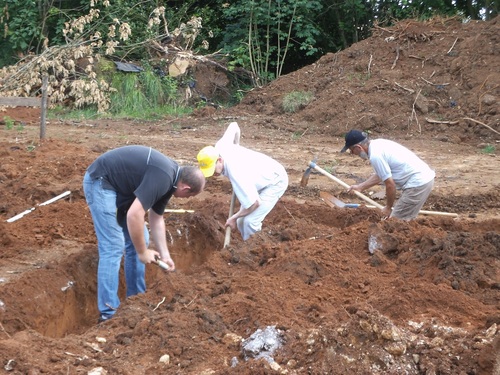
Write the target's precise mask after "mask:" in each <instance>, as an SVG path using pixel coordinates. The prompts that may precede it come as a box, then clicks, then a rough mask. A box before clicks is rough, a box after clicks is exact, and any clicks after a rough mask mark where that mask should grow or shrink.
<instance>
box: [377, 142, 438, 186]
mask: <svg viewBox="0 0 500 375" xmlns="http://www.w3.org/2000/svg"><path fill="white" fill-rule="evenodd" d="M368 156H369V157H370V163H371V165H372V167H373V169H374V170H375V173H376V174H377V176H378V177H379V178H380V179H381V180H382V181H385V180H387V179H388V178H389V177H392V179H393V180H394V182H395V183H396V187H397V188H398V189H409V188H414V187H418V186H422V185H424V184H426V183H428V182H430V181H431V180H432V179H433V178H434V177H435V175H436V173H435V172H434V171H433V170H432V169H431V168H430V167H429V166H428V165H427V164H426V163H425V162H424V161H423V160H422V159H420V158H419V157H418V156H417V155H415V153H413V152H412V151H410V150H409V149H407V148H406V147H404V146H402V145H400V144H399V143H396V142H393V141H390V140H388V139H375V140H373V141H370V146H369V147H368Z"/></svg>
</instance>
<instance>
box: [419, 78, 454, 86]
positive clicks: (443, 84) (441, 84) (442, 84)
mask: <svg viewBox="0 0 500 375" xmlns="http://www.w3.org/2000/svg"><path fill="white" fill-rule="evenodd" d="M420 79H421V80H422V81H424V82H425V83H428V84H429V85H432V86H448V85H449V83H432V82H431V81H428V80H426V79H425V78H424V77H420Z"/></svg>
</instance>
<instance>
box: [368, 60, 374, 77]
mask: <svg viewBox="0 0 500 375" xmlns="http://www.w3.org/2000/svg"><path fill="white" fill-rule="evenodd" d="M372 60H373V55H370V61H368V75H370V74H371V72H370V68H371V65H372Z"/></svg>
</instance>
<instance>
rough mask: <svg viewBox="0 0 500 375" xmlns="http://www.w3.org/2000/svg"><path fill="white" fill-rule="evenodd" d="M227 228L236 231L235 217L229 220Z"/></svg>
mask: <svg viewBox="0 0 500 375" xmlns="http://www.w3.org/2000/svg"><path fill="white" fill-rule="evenodd" d="M226 227H230V228H231V229H232V230H236V218H235V217H234V215H233V216H231V217H230V218H229V219H227V221H226Z"/></svg>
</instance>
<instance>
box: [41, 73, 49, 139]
mask: <svg viewBox="0 0 500 375" xmlns="http://www.w3.org/2000/svg"><path fill="white" fill-rule="evenodd" d="M48 82H49V78H48V77H47V76H43V78H42V105H41V108H40V109H41V116H40V139H44V138H45V124H46V120H47V86H48Z"/></svg>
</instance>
